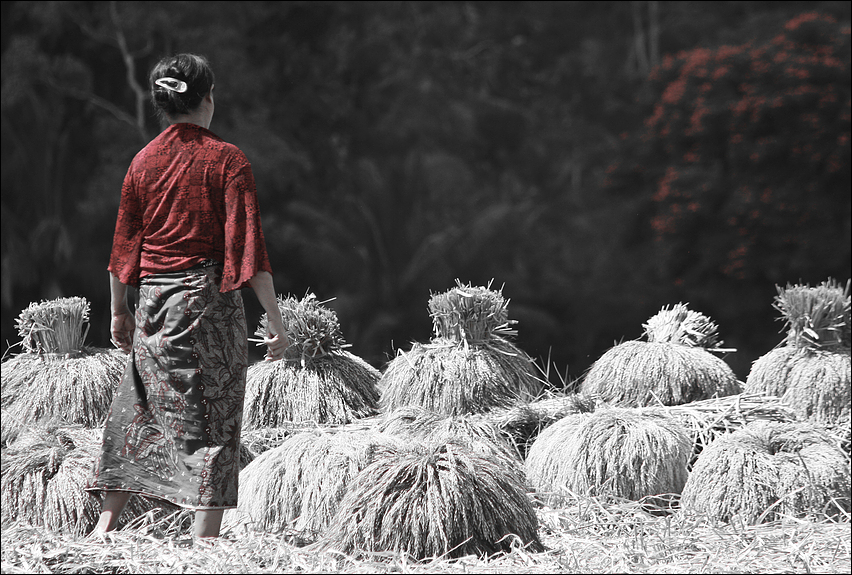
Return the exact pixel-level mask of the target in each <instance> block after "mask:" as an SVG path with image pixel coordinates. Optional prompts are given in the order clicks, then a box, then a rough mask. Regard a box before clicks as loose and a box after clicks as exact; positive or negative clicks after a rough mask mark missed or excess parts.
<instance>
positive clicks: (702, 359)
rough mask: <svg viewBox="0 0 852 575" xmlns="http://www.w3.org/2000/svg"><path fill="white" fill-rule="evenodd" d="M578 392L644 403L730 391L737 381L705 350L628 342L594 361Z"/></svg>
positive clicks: (685, 399) (671, 402) (634, 404)
mask: <svg viewBox="0 0 852 575" xmlns="http://www.w3.org/2000/svg"><path fill="white" fill-rule="evenodd" d="M580 390H581V393H583V394H584V395H586V396H589V397H596V398H598V399H600V400H602V401H604V402H607V403H611V404H613V405H616V406H621V407H644V406H650V405H680V404H684V403H690V402H693V401H699V400H702V399H708V398H711V397H720V396H726V395H734V394H737V393H739V392H740V384H739V381H738V380H737V378H736V376H735V375H734V372H733V371H732V370H731V368H730V367H729V366H728V364H727V363H725V362H724V361H723V360H722V359H720V358H718V357H716V356H714V355H713V354H711V353H710V352H708V351H707V350H706V349H704V348H701V347H689V346H685V345H680V344H676V343H668V342H650V341H649V342H644V341H626V342H624V343H621V344H619V345H616V346H615V347H613V348H611V349H609V350H608V351H606V352H605V353H604V354H603V355H602V356H601V357H600V358H598V360H597V361H595V363H594V364H593V365H592V367H591V368H590V369H589V371H588V372H587V373H586V375H585V377H584V379H583V383H582V384H581V388H580Z"/></svg>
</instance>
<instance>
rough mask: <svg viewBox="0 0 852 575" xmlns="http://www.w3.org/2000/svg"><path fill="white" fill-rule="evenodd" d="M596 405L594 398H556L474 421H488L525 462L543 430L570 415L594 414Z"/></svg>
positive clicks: (486, 415)
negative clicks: (507, 440)
mask: <svg viewBox="0 0 852 575" xmlns="http://www.w3.org/2000/svg"><path fill="white" fill-rule="evenodd" d="M596 404H597V402H596V400H595V399H594V398H589V397H585V396H584V395H582V394H579V393H572V394H568V395H554V396H552V397H547V398H545V399H540V400H537V401H533V402H530V403H522V404H519V405H514V406H512V407H510V408H508V409H494V410H492V411H489V412H488V413H482V414H477V415H475V416H473V418H474V419H475V420H476V419H481V420H484V421H487V422H488V423H490V424H491V425H493V426H494V427H496V428H497V429H499V430H500V432H501V433H502V434H503V435H504V436H505V437H506V438H508V439H509V442H510V444H512V445H514V446H515V448H516V449H517V451H518V453H520V455H521V458H522V459H526V457H527V453H528V452H529V448H530V446H531V445H532V443H533V442H534V441H535V440H536V437H538V435H539V433H541V431H542V430H543V429H545V428H546V427H548V426H550V425H551V424H553V423H555V422H557V421H559V420H560V419H562V418H563V417H567V416H568V415H573V414H575V413H588V412H592V411H594V410H595V408H596Z"/></svg>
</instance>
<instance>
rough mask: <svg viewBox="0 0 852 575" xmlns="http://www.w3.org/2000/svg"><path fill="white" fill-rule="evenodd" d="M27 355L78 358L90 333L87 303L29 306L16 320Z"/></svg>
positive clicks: (61, 301) (63, 300)
mask: <svg viewBox="0 0 852 575" xmlns="http://www.w3.org/2000/svg"><path fill="white" fill-rule="evenodd" d="M16 327H17V330H18V335H19V336H20V337H21V338H22V339H21V344H22V345H23V347H24V349H25V350H26V351H27V353H39V354H42V353H56V354H71V355H78V354H79V353H80V352H81V351H82V349H83V345H84V343H85V339H86V334H87V333H88V331H89V302H88V301H87V300H86V298H84V297H66V298H57V299H53V300H47V301H41V302H39V303H31V304H30V305H29V306H27V308H26V309H24V310H23V311H21V313H20V315H18V318H17V320H16Z"/></svg>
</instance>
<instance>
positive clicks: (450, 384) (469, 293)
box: [379, 280, 541, 415]
mask: <svg viewBox="0 0 852 575" xmlns="http://www.w3.org/2000/svg"><path fill="white" fill-rule="evenodd" d="M456 283H457V286H456V287H454V288H452V289H450V290H448V291H447V292H444V293H439V294H433V295H432V296H431V298H430V300H429V313H430V315H431V317H432V325H433V328H434V337H433V338H432V340H431V341H430V342H429V343H427V344H420V343H414V344H413V345H412V348H411V350H410V351H409V352H407V353H406V352H403V351H402V350H400V351H399V353H398V354H397V356H396V357H395V358H394V359H393V360H392V361H391V362H390V363H389V364H388V366H387V368H386V369H385V372H384V374H383V375H382V378H381V381H380V383H379V385H380V387H381V388H382V398H381V406H382V408H383V410H384V411H385V412H388V411H392V410H394V409H396V408H398V407H404V406H410V405H413V406H418V407H422V408H424V409H427V410H430V411H434V412H436V413H440V414H444V415H461V414H466V413H481V412H485V411H488V410H491V409H495V408H506V407H510V406H511V405H513V404H515V403H516V402H517V401H529V400H530V399H532V398H534V397H535V396H536V395H537V394H538V392H539V390H540V388H541V385H540V381H539V380H538V379H537V378H536V377H535V375H534V373H533V370H532V365H533V363H532V360H531V359H530V357H529V356H528V355H526V354H525V353H524V352H523V351H521V350H520V349H519V348H518V347H517V346H515V345H514V344H513V343H512V342H510V341H509V340H508V339H507V338H508V337H511V336H514V335H515V334H516V331H515V330H514V329H513V328H512V327H511V325H512V324H514V323H515V322H514V321H512V320H509V319H508V311H507V307H508V300H505V299H504V298H503V295H502V291H501V290H492V289H490V284H489V287H475V286H471V285H463V284H461V283H460V282H459V281H458V280H456Z"/></svg>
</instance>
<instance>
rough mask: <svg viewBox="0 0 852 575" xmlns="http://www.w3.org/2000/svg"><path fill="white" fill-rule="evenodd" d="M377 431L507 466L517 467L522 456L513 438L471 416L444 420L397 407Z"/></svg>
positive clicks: (447, 417) (438, 415) (421, 409)
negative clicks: (449, 445) (460, 449)
mask: <svg viewBox="0 0 852 575" xmlns="http://www.w3.org/2000/svg"><path fill="white" fill-rule="evenodd" d="M376 430H377V431H379V432H381V433H387V434H390V435H397V436H400V437H402V438H406V439H413V440H415V441H425V442H426V443H446V442H455V443H460V444H463V445H466V446H467V447H468V448H469V449H470V450H471V451H473V452H474V453H477V454H479V455H483V456H493V457H495V458H496V459H499V460H501V461H503V462H504V463H505V464H506V465H520V464H521V462H522V459H521V455H520V453H519V451H518V449H517V448H516V447H515V445H514V443H511V441H512V438H511V437H509V436H507V435H505V434H503V433H501V432H500V430H499V429H498V428H497V427H496V426H495V425H493V424H492V423H490V422H489V421H487V420H485V419H483V418H481V417H475V416H472V415H461V416H446V415H440V414H438V413H435V412H432V411H429V410H427V409H423V408H422V407H416V406H411V407H400V408H398V409H395V410H393V411H392V412H390V413H387V414H385V417H384V419H383V420H382V421H381V422H380V423H379V424H378V426H377V428H376Z"/></svg>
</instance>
